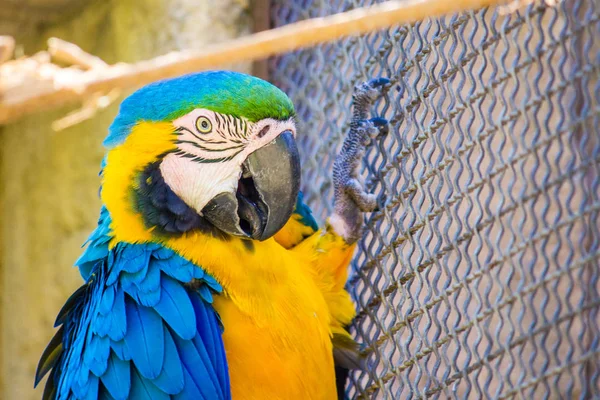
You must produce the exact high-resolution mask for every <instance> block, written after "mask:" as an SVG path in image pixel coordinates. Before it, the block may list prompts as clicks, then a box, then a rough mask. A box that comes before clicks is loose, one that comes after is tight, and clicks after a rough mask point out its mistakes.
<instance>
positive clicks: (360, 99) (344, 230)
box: [329, 78, 390, 243]
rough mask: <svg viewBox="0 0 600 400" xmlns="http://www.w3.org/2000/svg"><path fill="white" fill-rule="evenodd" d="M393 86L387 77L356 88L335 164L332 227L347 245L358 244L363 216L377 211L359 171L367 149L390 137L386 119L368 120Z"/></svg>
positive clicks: (330, 220)
mask: <svg viewBox="0 0 600 400" xmlns="http://www.w3.org/2000/svg"><path fill="white" fill-rule="evenodd" d="M389 87H390V80H389V79H386V78H377V79H372V80H370V81H368V82H364V83H361V84H359V85H357V86H356V87H355V88H354V95H353V97H352V99H353V107H354V110H353V115H352V121H351V122H350V132H349V133H348V136H346V139H345V140H344V144H343V145H342V150H341V151H340V153H339V154H338V156H337V157H336V159H335V163H334V165H333V186H334V196H335V198H334V213H333V215H332V216H331V218H329V224H330V225H331V226H332V227H333V229H334V230H335V231H336V233H337V234H339V235H340V236H342V237H343V238H344V239H345V240H346V242H348V243H354V242H356V241H357V240H358V239H359V238H360V236H361V233H362V224H363V216H362V213H365V212H371V211H374V210H376V209H377V197H376V196H375V195H374V194H372V193H368V192H367V191H366V190H365V188H364V185H363V183H362V182H360V180H359V168H360V164H361V161H362V159H363V157H364V155H365V150H366V147H367V146H368V145H369V144H370V143H371V141H372V140H373V139H374V138H376V137H377V136H378V135H381V134H387V132H388V129H389V126H388V121H387V120H386V119H384V118H371V119H367V118H368V114H369V109H370V108H371V106H372V105H373V102H374V101H375V100H377V99H378V98H379V97H381V96H382V95H383V94H384V93H385V92H386V91H387V90H388V89H389Z"/></svg>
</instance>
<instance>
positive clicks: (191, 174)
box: [160, 109, 296, 214]
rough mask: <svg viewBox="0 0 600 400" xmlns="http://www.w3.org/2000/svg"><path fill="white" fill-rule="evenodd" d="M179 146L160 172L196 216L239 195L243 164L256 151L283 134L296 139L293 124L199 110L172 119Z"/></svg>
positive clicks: (167, 158)
mask: <svg viewBox="0 0 600 400" xmlns="http://www.w3.org/2000/svg"><path fill="white" fill-rule="evenodd" d="M173 125H174V126H175V128H176V131H177V133H178V138H177V142H176V143H177V148H178V150H177V151H176V152H174V153H170V154H168V155H166V156H165V158H164V159H163V161H162V163H161V165H160V170H161V173H162V175H163V178H164V179H165V182H166V183H167V185H169V187H170V188H171V189H172V190H173V191H174V192H175V194H177V195H178V196H179V197H180V198H181V199H182V200H183V201H185V202H186V204H187V205H188V206H190V207H192V208H193V209H194V210H196V212H198V213H200V214H201V212H202V209H203V208H204V207H205V206H206V204H207V203H208V202H209V201H210V200H212V199H213V198H214V197H215V196H217V195H218V194H220V193H224V192H231V193H235V191H236V190H237V185H238V181H239V179H240V177H241V174H242V164H243V162H244V161H245V160H246V158H247V157H248V156H249V155H250V154H251V153H252V152H254V151H256V150H258V149H260V148H261V147H263V146H265V145H267V144H268V143H270V142H271V141H273V140H275V139H276V138H277V136H279V135H280V134H281V133H283V132H285V131H291V132H292V134H293V135H294V136H295V135H296V126H295V123H294V121H293V120H287V121H278V120H275V119H272V118H265V119H262V120H260V121H257V122H255V123H252V122H250V121H248V120H246V119H245V118H237V117H233V116H230V115H225V114H219V113H215V112H213V111H210V110H206V109H195V110H193V111H191V112H190V113H188V114H186V115H184V116H182V117H180V118H178V119H176V120H174V121H173Z"/></svg>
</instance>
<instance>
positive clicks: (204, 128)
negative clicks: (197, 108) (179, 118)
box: [196, 117, 212, 133]
mask: <svg viewBox="0 0 600 400" xmlns="http://www.w3.org/2000/svg"><path fill="white" fill-rule="evenodd" d="M196 129H197V130H198V132H200V133H208V132H210V131H211V130H212V122H210V119H208V118H206V117H198V119H197V120H196Z"/></svg>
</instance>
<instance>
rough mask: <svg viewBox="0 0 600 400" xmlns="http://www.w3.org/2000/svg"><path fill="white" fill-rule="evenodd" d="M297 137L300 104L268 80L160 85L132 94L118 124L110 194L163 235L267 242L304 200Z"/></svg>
mask: <svg viewBox="0 0 600 400" xmlns="http://www.w3.org/2000/svg"><path fill="white" fill-rule="evenodd" d="M295 135H296V125H295V122H294V108H293V105H292V102H291V101H290V99H289V98H288V97H287V96H286V95H285V94H284V93H283V92H282V91H281V90H279V89H278V88H276V87H275V86H273V85H271V84H269V83H268V82H265V81H263V80H261V79H258V78H255V77H252V76H249V75H245V74H241V73H235V72H228V71H213V72H202V73H197V74H192V75H187V76H183V77H179V78H175V79H170V80H165V81H161V82H156V83H154V84H151V85H149V86H146V87H144V88H142V89H140V90H138V91H137V92H135V93H133V94H132V95H131V96H129V97H128V98H126V99H125V100H124V101H123V103H122V104H121V107H120V111H119V114H118V115H117V117H116V119H115V120H114V122H113V123H112V125H111V127H110V129H109V135H108V137H107V138H106V140H105V141H104V144H105V146H107V147H108V149H109V151H108V154H107V157H106V159H105V166H104V168H103V183H102V185H103V186H102V198H103V200H104V202H105V203H106V205H107V208H108V210H109V212H111V215H112V214H128V215H129V216H131V215H134V216H135V217H136V218H139V219H141V221H143V224H144V226H145V229H147V230H148V231H150V232H154V233H155V234H159V235H160V234H163V235H173V234H175V235H176V234H182V233H185V232H188V231H192V230H201V231H210V232H211V233H213V234H215V233H225V234H229V235H234V236H239V237H243V238H248V239H257V240H265V239H267V238H269V237H271V236H272V235H274V234H275V233H276V232H277V231H278V230H279V229H280V228H281V227H282V226H283V225H284V224H285V223H286V221H287V220H288V219H289V217H290V215H291V213H292V211H293V207H294V204H295V202H296V198H297V195H298V190H299V186H300V161H299V156H298V150H297V148H296V144H295ZM113 211H114V213H113ZM112 217H113V221H114V222H115V223H117V224H118V223H122V224H127V223H130V222H131V219H130V220H129V222H127V221H125V219H124V218H123V221H119V216H118V215H116V216H115V215H112Z"/></svg>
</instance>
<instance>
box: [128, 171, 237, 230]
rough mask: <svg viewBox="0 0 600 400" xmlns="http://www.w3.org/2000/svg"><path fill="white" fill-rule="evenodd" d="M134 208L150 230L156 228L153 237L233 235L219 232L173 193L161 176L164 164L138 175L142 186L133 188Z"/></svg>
mask: <svg viewBox="0 0 600 400" xmlns="http://www.w3.org/2000/svg"><path fill="white" fill-rule="evenodd" d="M133 204H134V207H135V211H137V212H138V213H140V214H141V216H142V218H143V220H144V224H145V225H146V227H147V228H154V230H153V233H154V234H157V235H159V236H178V235H182V234H184V233H186V232H190V231H194V230H198V231H200V232H202V233H205V234H210V235H212V236H213V237H216V238H219V239H225V240H228V239H229V235H227V234H226V233H224V232H222V231H221V230H219V229H217V228H216V227H215V226H214V225H212V224H211V223H210V222H208V221H207V220H206V219H205V218H203V217H202V216H201V215H199V214H198V213H197V212H196V211H195V210H194V209H193V208H191V207H190V206H188V205H187V204H186V203H185V202H184V201H183V200H182V199H181V198H180V197H179V196H177V195H176V194H175V192H173V190H171V188H170V187H169V186H168V185H167V184H166V182H165V180H164V178H163V176H162V173H161V172H160V162H155V163H152V164H150V165H148V167H146V168H145V169H144V170H143V171H142V172H141V173H140V174H139V175H138V185H137V186H136V187H134V188H133Z"/></svg>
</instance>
